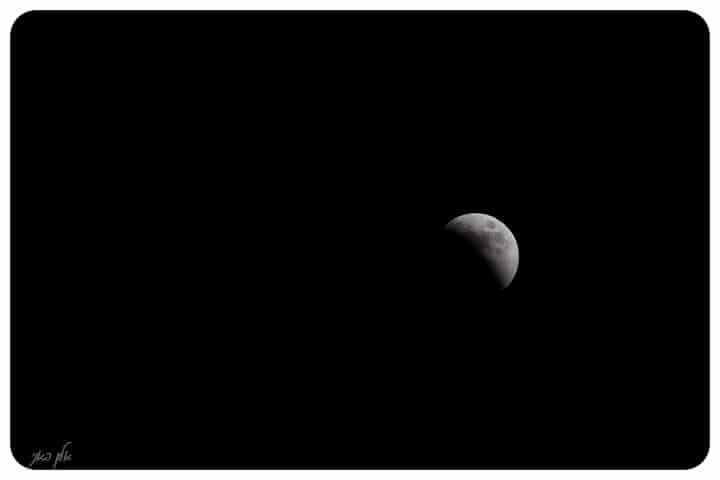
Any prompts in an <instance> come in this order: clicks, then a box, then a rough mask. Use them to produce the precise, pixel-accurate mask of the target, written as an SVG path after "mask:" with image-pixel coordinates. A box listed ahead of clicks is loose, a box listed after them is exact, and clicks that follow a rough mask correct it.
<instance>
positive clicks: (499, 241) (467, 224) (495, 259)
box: [445, 213, 519, 290]
mask: <svg viewBox="0 0 720 480" xmlns="http://www.w3.org/2000/svg"><path fill="white" fill-rule="evenodd" d="M445 231H446V232H447V233H448V234H449V235H450V237H451V238H452V239H453V244H454V247H453V248H454V249H455V250H457V251H462V252H464V255H462V256H461V257H460V258H463V259H464V260H461V261H464V262H466V263H468V264H473V266H472V268H473V269H475V270H477V273H478V274H481V275H484V277H485V278H488V279H490V282H489V284H491V285H493V286H494V287H496V288H499V289H501V290H502V289H505V288H507V287H508V285H510V283H511V282H512V280H513V278H514V277H515V273H516V272H517V269H518V261H519V254H518V245H517V241H516V240H515V236H514V235H513V234H512V232H511V231H510V229H509V228H508V227H507V226H506V225H505V224H504V223H502V222H501V221H500V220H498V219H497V218H495V217H491V216H490V215H485V214H483V213H468V214H465V215H460V216H459V217H456V218H454V219H453V220H451V221H450V222H449V223H448V224H447V225H446V226H445ZM478 260H479V261H478Z"/></svg>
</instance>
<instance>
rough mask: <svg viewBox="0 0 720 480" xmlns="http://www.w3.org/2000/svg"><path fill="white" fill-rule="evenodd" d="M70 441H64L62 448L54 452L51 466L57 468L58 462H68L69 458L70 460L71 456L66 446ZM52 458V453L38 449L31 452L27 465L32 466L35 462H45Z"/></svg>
mask: <svg viewBox="0 0 720 480" xmlns="http://www.w3.org/2000/svg"><path fill="white" fill-rule="evenodd" d="M71 443H72V442H66V443H65V445H63V447H62V449H61V450H60V451H59V452H57V453H56V454H55V461H54V462H53V466H52V468H57V465H58V463H63V462H69V461H70V460H72V456H71V455H70V452H69V451H68V447H69V446H70V444H71ZM52 459H53V454H52V453H51V452H43V451H42V450H38V451H37V452H35V453H33V458H32V461H31V462H30V465H29V466H30V467H32V466H33V465H35V464H36V463H46V462H49V461H51V460H52Z"/></svg>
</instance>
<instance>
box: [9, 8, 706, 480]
mask: <svg viewBox="0 0 720 480" xmlns="http://www.w3.org/2000/svg"><path fill="white" fill-rule="evenodd" d="M708 61H709V60H708V31H707V27H706V25H705V24H704V22H703V21H702V19H701V18H700V17H698V16H696V15H694V14H692V13H687V12H674V13H670V12H664V13H648V12H646V13H632V12H628V13H597V12H594V13H593V12H589V13H484V12H474V13H469V12H455V13H448V12H446V13H437V12H404V13H400V12H386V13H372V12H345V13H328V12H324V13H323V12H315V13H310V12H304V13H298V12H295V13H290V12H276V13H268V12H256V13H242V12H233V13H229V12H217V13H177V12H176V13H168V12H166V13H128V12H125V13H118V12H115V13H52V12H33V13H28V14H25V15H23V16H21V17H20V18H19V19H18V20H17V21H16V23H15V25H14V27H13V30H12V182H13V184H12V326H11V333H12V349H11V355H12V385H11V387H12V389H11V390H12V391H11V395H12V399H11V400H12V401H11V407H12V449H13V454H14V455H15V458H16V459H17V460H18V461H19V462H20V463H21V464H24V465H27V464H28V463H29V462H30V460H31V459H32V454H33V453H34V452H36V451H38V450H43V451H51V452H53V453H54V452H56V451H58V450H59V449H60V448H61V447H62V445H63V444H64V443H65V442H67V441H72V442H73V443H72V445H71V447H70V452H71V454H72V460H71V461H69V462H66V463H64V464H60V465H59V467H62V468H122V467H128V468H139V467H147V468H156V467H166V468H167V467H172V468H195V467H204V468H216V467H217V468H243V467H250V468H256V467H270V468H284V467H288V468H289V467H292V468H304V467H315V468H331V467H332V468H546V467H553V468H689V467H692V466H694V465H696V464H698V463H699V462H700V461H701V460H702V459H703V458H704V456H705V454H706V452H707V448H708V413H709V407H708V397H709V393H708V368H709V367H708V345H709V344H708V342H709V340H708V327H709V325H708V324H709V314H708V307H709V286H708V285H709V264H708V254H709V243H708V242H709V177H708V168H709V157H708V148H709V147H708V146H709V134H708V128H709V127H708V125H709V113H708V108H709V107H708V96H709V86H708V78H709V70H708ZM468 212H483V213H488V214H490V215H493V216H495V217H497V218H499V219H500V220H502V221H503V222H504V223H505V224H507V225H508V226H509V227H510V229H511V230H512V231H513V233H514V235H515V237H516V238H517V240H518V244H519V247H520V266H519V270H518V273H517V276H516V278H515V280H514V282H513V283H512V285H511V286H510V287H509V288H508V289H507V290H505V291H504V292H502V294H501V295H495V296H492V295H487V294H484V293H482V292H478V291H476V290H474V289H473V286H472V285H471V284H468V282H467V281H466V279H465V278H464V277H463V276H462V275H460V274H459V273H458V272H454V271H452V270H451V269H448V268H447V265H446V264H445V263H444V261H443V259H444V258H445V257H444V256H443V255H444V254H445V253H446V252H443V248H442V246H443V245H444V244H443V243H442V242H441V240H440V232H441V230H442V227H443V226H444V225H445V223H446V222H448V221H449V220H451V219H452V218H453V217H455V216H457V215H460V214H463V213H468ZM37 466H38V467H47V466H48V465H47V464H41V465H37Z"/></svg>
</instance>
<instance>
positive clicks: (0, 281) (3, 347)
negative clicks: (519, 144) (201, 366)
mask: <svg viewBox="0 0 720 480" xmlns="http://www.w3.org/2000/svg"><path fill="white" fill-rule="evenodd" d="M285 9H290V10H324V9H328V10H374V9H378V10H424V9H432V10H690V11H693V12H695V13H697V14H699V15H700V16H701V17H702V18H704V19H705V22H706V23H707V24H708V25H709V28H710V54H711V64H710V72H711V92H710V103H711V105H710V107H711V124H710V134H711V139H716V138H718V135H717V133H718V127H717V125H718V124H720V123H714V122H713V121H712V119H714V118H716V115H715V114H716V113H717V112H718V103H717V101H716V100H715V99H716V98H717V96H716V95H715V92H717V91H720V90H716V89H715V88H714V87H716V86H717V85H716V84H717V79H718V78H719V77H718V75H717V66H718V65H720V56H719V55H720V54H719V53H718V52H720V48H718V38H720V33H718V32H720V30H717V31H716V28H720V1H717V0H715V1H711V0H703V1H700V0H698V1H687V2H681V1H667V0H664V1H651V0H625V1H622V0H606V1H589V0H578V1H572V2H571V1H567V0H566V1H558V0H554V1H553V0H548V1H537V0H535V1H533V0H525V1H517V0H506V1H500V0H493V1H473V0H444V1H443V0H266V1H262V0H235V1H232V0H205V1H202V0H178V1H172V0H128V1H117V0H97V1H88V0H85V1H81V0H67V1H60V0H56V1H52V0H45V1H20V0H0V31H2V33H0V68H1V69H2V71H3V73H2V75H0V91H1V92H3V94H2V95H0V110H1V111H2V112H3V114H2V116H0V252H1V254H0V478H3V479H14V478H30V477H31V476H32V477H33V478H38V477H44V476H45V475H48V476H52V477H47V478H58V479H63V478H75V477H79V478H88V479H96V478H99V479H101V480H102V479H110V478H127V477H128V476H133V477H136V478H137V477H139V478H152V477H155V478H157V477H165V476H168V475H169V476H172V478H178V479H180V480H184V479H195V478H205V477H213V478H226V479H230V478H232V479H237V478H240V477H241V478H243V479H258V480H259V479H271V480H274V479H281V478H283V479H290V478H292V479H298V480H299V479H302V480H305V479H307V480H311V479H312V480H316V479H319V480H322V479H328V480H329V479H338V478H339V479H358V478H363V479H364V478H373V479H375V480H384V479H396V480H401V479H408V478H412V479H424V480H430V479H433V480H440V479H443V480H444V479H451V480H453V479H454V480H460V479H463V480H464V479H479V478H483V479H488V480H494V479H514V478H543V479H548V480H551V479H552V480H563V479H573V480H575V479H578V480H582V479H595V478H607V477H613V478H618V479H622V478H634V479H646V478H647V479H652V480H664V479H677V478H720V450H717V449H714V448H713V444H715V443H716V442H717V441H718V439H719V438H720V422H718V420H717V419H718V416H719V415H718V412H720V395H718V392H719V390H718V384H719V383H720V382H719V381H718V372H720V365H719V364H718V362H719V360H718V358H719V356H718V355H713V354H712V348H711V377H712V378H711V385H710V388H711V416H710V419H711V435H710V442H711V443H710V453H709V455H708V457H707V459H706V460H705V461H704V462H703V463H702V464H701V465H700V466H698V467H696V468H694V469H692V470H668V471H660V470H584V471H577V470H534V471H533V470H458V471H432V470H431V471H422V470H395V471H388V470H359V471H358V470H341V471H338V470H298V471H274V470H266V471H258V470H217V471H202V470H195V471H192V470H186V471H185V470H175V471H171V472H169V471H162V470H155V471H153V470H115V471H113V470H104V471H83V470H49V471H45V470H29V469H26V468H23V467H21V466H20V465H19V464H18V463H17V462H16V461H15V460H14V459H13V458H12V456H11V453H10V405H9V403H10V395H9V385H10V378H9V377H10V363H9V361H10V354H9V349H10V335H9V332H10V147H9V138H10V74H9V67H10V28H11V26H12V24H13V22H14V20H15V19H16V18H17V17H18V16H19V15H21V14H22V13H24V12H26V11H28V10H285ZM713 146H714V143H713V142H712V140H711V151H710V158H711V169H710V177H711V179H710V182H711V194H710V203H711V205H710V208H711V217H712V218H711V224H710V231H711V258H710V267H711V290H710V295H711V309H710V318H711V331H710V335H711V345H718V344H720V343H719V342H718V335H719V333H718V331H719V330H718V329H716V328H713V323H715V322H716V319H715V310H716V309H715V302H714V301H713V299H715V298H720V296H718V295H717V294H720V290H719V288H720V287H719V286H718V283H716V282H714V281H713V279H715V278H716V274H717V273H718V267H719V266H720V264H718V261H717V260H716V258H715V256H714V255H713V254H712V253H713V252H714V251H715V250H714V248H713V247H716V246H717V245H716V244H717V239H718V235H717V233H718V228H720V224H719V223H718V212H720V208H718V207H720V205H719V204H718V202H719V201H720V200H719V199H720V197H719V196H718V195H714V194H713V192H712V189H713V188H714V187H717V188H720V183H719V182H718V180H720V178H718V175H719V174H718V170H717V169H715V168H713V162H714V161H715V157H716V155H715V149H714V148H713ZM128 448H132V445H128ZM183 454H192V445H188V451H187V452H184V453H183ZM48 472H49V473H48Z"/></svg>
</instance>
